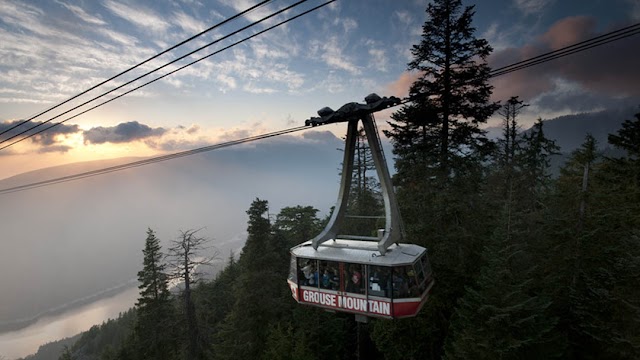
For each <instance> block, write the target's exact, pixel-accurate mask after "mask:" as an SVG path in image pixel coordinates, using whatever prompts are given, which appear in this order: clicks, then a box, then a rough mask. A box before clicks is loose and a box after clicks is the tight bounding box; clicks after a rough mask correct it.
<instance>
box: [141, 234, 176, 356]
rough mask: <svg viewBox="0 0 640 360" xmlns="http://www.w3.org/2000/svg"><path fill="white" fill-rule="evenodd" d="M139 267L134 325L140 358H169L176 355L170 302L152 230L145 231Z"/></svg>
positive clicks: (159, 254)
mask: <svg viewBox="0 0 640 360" xmlns="http://www.w3.org/2000/svg"><path fill="white" fill-rule="evenodd" d="M142 253H143V254H144V260H143V267H142V270H140V271H139V272H138V281H139V283H140V285H138V289H140V297H139V298H138V301H137V302H136V308H137V310H138V312H137V314H138V316H137V321H136V325H135V333H136V339H137V342H138V346H137V349H138V352H139V358H140V359H172V358H174V357H175V353H173V350H174V345H175V343H174V341H175V339H174V334H173V332H172V328H173V326H174V323H173V322H174V313H173V304H172V303H171V297H170V293H169V289H168V278H167V274H166V272H165V268H166V264H164V263H163V260H164V259H163V258H164V255H163V253H162V251H161V247H160V240H159V239H158V238H157V237H156V235H155V233H154V231H153V230H151V229H148V230H147V239H146V240H145V246H144V249H143V250H142Z"/></svg>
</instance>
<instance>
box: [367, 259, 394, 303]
mask: <svg viewBox="0 0 640 360" xmlns="http://www.w3.org/2000/svg"><path fill="white" fill-rule="evenodd" d="M389 273H390V269H389V268H386V267H380V266H370V267H369V294H370V295H372V296H381V297H391V292H390V291H389V289H390V288H391V284H390V280H391V279H390V276H389Z"/></svg>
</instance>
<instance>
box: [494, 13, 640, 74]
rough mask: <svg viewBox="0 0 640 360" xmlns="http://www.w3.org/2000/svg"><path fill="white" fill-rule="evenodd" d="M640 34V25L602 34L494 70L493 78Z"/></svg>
mask: <svg viewBox="0 0 640 360" xmlns="http://www.w3.org/2000/svg"><path fill="white" fill-rule="evenodd" d="M638 33H640V23H638V24H635V25H631V26H627V27H624V28H622V29H618V30H615V31H611V32H608V33H606V34H602V35H599V36H596V37H594V38H591V39H588V40H584V41H580V42H578V43H575V44H572V45H569V46H565V47H562V48H560V49H557V50H553V51H549V52H547V53H544V54H541V55H538V56H534V57H532V58H529V59H526V60H522V61H518V62H516V63H513V64H510V65H507V66H503V67H499V68H496V69H492V70H491V74H492V76H499V75H503V74H507V73H509V72H512V71H516V70H520V69H523V68H526V67H529V66H533V65H537V64H541V63H543V62H546V61H550V60H554V59H557V58H560V57H564V56H567V55H571V54H575V53H577V52H580V51H584V50H588V49H591V48H593V47H596V46H600V45H604V44H608V43H610V42H613V41H617V40H621V39H624V38H627V37H629V36H633V35H636V34H638Z"/></svg>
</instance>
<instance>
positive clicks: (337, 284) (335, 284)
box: [331, 268, 340, 290]
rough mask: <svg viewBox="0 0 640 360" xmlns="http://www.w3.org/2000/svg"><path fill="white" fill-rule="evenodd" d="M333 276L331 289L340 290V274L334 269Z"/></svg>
mask: <svg viewBox="0 0 640 360" xmlns="http://www.w3.org/2000/svg"><path fill="white" fill-rule="evenodd" d="M332 272H333V274H332V275H331V289H333V290H340V274H339V272H338V269H336V268H333V269H332Z"/></svg>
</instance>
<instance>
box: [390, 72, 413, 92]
mask: <svg viewBox="0 0 640 360" xmlns="http://www.w3.org/2000/svg"><path fill="white" fill-rule="evenodd" d="M419 77H420V74H419V73H417V72H407V71H405V72H403V73H402V74H400V77H399V78H398V79H397V80H396V81H394V82H392V83H390V84H388V85H387V92H388V93H389V95H393V96H398V97H405V96H407V95H409V88H410V87H411V84H413V83H414V82H415V81H416V80H418V78H419Z"/></svg>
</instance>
